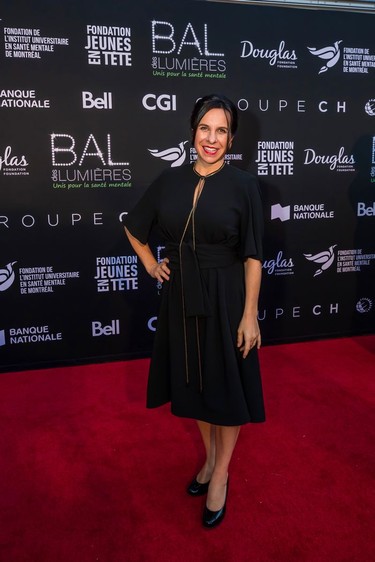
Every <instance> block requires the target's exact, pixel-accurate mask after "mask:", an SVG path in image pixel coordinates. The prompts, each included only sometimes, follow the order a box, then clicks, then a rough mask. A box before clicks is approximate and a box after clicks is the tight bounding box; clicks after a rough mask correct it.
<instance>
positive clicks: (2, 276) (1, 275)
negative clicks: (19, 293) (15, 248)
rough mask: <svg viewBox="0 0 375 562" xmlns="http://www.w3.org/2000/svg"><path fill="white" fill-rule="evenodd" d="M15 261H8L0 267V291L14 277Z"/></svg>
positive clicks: (6, 286)
mask: <svg viewBox="0 0 375 562" xmlns="http://www.w3.org/2000/svg"><path fill="white" fill-rule="evenodd" d="M15 263H17V262H15V261H11V262H9V263H8V264H7V265H6V266H5V267H3V268H2V269H0V291H6V290H7V289H9V287H10V286H11V285H12V283H13V281H14V279H15V273H14V270H13V266H14V264H15Z"/></svg>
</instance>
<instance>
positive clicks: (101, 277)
mask: <svg viewBox="0 0 375 562" xmlns="http://www.w3.org/2000/svg"><path fill="white" fill-rule="evenodd" d="M94 279H95V281H96V289H97V292H98V293H108V292H115V291H136V290H137V289H138V257H137V256H134V255H130V256H106V257H98V258H96V275H95V277H94Z"/></svg>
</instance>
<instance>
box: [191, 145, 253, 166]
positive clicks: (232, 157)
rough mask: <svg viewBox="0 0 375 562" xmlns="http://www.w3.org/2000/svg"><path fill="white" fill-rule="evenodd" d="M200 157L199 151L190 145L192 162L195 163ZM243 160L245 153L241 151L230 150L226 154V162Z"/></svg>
mask: <svg viewBox="0 0 375 562" xmlns="http://www.w3.org/2000/svg"><path fill="white" fill-rule="evenodd" d="M197 158H198V155H197V151H196V150H195V148H194V147H193V146H192V147H190V164H194V162H196V160H197ZM242 160H243V154H242V153H241V152H230V153H227V154H225V156H224V161H225V163H226V164H231V163H232V162H241V161H242Z"/></svg>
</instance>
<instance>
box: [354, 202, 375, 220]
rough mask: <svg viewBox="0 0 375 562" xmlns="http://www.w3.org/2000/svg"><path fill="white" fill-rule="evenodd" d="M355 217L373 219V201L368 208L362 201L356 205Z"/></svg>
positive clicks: (374, 207)
mask: <svg viewBox="0 0 375 562" xmlns="http://www.w3.org/2000/svg"><path fill="white" fill-rule="evenodd" d="M357 217H375V201H374V203H373V204H372V205H368V206H367V205H366V203H364V202H363V201H359V202H358V203H357Z"/></svg>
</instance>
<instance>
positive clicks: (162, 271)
mask: <svg viewBox="0 0 375 562" xmlns="http://www.w3.org/2000/svg"><path fill="white" fill-rule="evenodd" d="M168 263H169V259H168V258H164V259H163V261H161V262H156V263H154V265H153V266H151V267H150V269H149V271H148V273H149V274H150V275H151V277H153V278H154V279H157V280H158V281H160V283H163V281H169V275H170V273H171V270H170V269H169V267H168Z"/></svg>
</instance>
